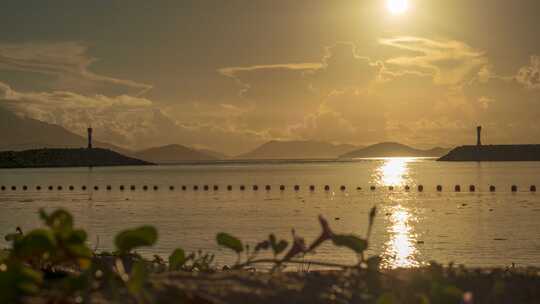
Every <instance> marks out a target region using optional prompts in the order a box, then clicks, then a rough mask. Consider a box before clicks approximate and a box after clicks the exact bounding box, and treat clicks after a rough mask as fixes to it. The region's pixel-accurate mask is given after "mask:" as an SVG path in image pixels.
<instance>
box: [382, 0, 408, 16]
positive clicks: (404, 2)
mask: <svg viewBox="0 0 540 304" xmlns="http://www.w3.org/2000/svg"><path fill="white" fill-rule="evenodd" d="M386 8H387V9H388V11H389V12H390V13H391V14H392V15H401V14H404V13H406V12H407V11H408V10H409V2H408V0H386Z"/></svg>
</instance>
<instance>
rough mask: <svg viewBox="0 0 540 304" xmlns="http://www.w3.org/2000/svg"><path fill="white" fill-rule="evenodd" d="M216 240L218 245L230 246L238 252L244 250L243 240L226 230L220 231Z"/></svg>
mask: <svg viewBox="0 0 540 304" xmlns="http://www.w3.org/2000/svg"><path fill="white" fill-rule="evenodd" d="M216 241H217V243H218V245H220V246H222V247H226V248H229V249H231V250H233V251H234V252H236V253H240V252H242V251H244V245H242V241H240V240H239V239H237V238H235V237H234V236H232V235H230V234H227V233H224V232H221V233H218V234H217V236H216Z"/></svg>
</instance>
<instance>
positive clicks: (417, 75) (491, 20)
mask: <svg viewBox="0 0 540 304" xmlns="http://www.w3.org/2000/svg"><path fill="white" fill-rule="evenodd" d="M404 1H406V0H404ZM538 12H540V1H537V0H519V1H508V0H475V1H470V0H452V1H448V0H408V10H407V11H406V12H403V13H401V14H394V13H392V12H391V10H389V9H388V3H387V0H354V1H353V0H327V1H323V0H294V1H291V0H212V1H210V0H193V1H192V0H181V1H180V0H175V1H172V0H170V1H167V0H160V1H139V0H129V1H128V0H122V1H120V0H110V1H74V0H64V1H62V0H55V1H39V0H33V1H30V0H6V1H2V4H0V20H1V21H0V24H1V26H2V28H3V30H2V31H0V106H3V107H6V108H8V109H10V111H13V112H15V113H17V114H18V115H21V116H26V117H31V118H35V119H39V120H42V121H46V122H50V123H55V124H59V125H62V126H64V127H65V128H67V129H69V130H71V131H74V132H76V133H79V134H81V135H83V134H85V130H86V128H87V127H88V125H92V127H93V128H94V134H95V138H96V139H99V140H100V141H105V142H110V143H113V144H116V145H119V146H123V147H127V148H131V149H142V148H147V147H153V146H159V145H164V144H171V143H176V144H183V145H187V146H192V147H198V148H208V149H213V150H217V151H221V152H225V153H227V154H231V155H234V154H239V153H243V152H246V151H248V150H251V149H253V148H255V147H256V146H258V145H260V144H262V143H264V142H266V141H269V140H319V141H328V142H333V143H348V144H355V145H367V144H372V143H377V142H383V141H399V142H401V143H404V144H409V145H413V146H416V147H420V148H428V147H433V146H444V147H449V146H454V145H462V144H474V143H475V136H476V135H475V128H476V126H477V125H482V126H483V127H484V142H485V143H487V144H499V143H540V119H539V118H540V106H539V105H540V39H539V38H538V37H540V24H539V23H538V20H537V15H538Z"/></svg>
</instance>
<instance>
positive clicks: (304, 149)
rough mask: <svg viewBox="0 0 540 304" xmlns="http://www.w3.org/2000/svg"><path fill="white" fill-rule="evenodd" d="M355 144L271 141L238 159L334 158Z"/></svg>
mask: <svg viewBox="0 0 540 304" xmlns="http://www.w3.org/2000/svg"><path fill="white" fill-rule="evenodd" d="M357 148H358V147H356V146H353V145H334V144H331V143H327V142H320V141H277V140H272V141H269V142H267V143H265V144H263V145H261V146H259V147H258V148H256V149H254V150H253V151H251V152H248V153H245V154H242V155H239V156H237V157H235V158H237V159H266V160H271V159H334V158H338V156H339V155H342V154H344V153H347V152H350V151H353V150H355V149H357Z"/></svg>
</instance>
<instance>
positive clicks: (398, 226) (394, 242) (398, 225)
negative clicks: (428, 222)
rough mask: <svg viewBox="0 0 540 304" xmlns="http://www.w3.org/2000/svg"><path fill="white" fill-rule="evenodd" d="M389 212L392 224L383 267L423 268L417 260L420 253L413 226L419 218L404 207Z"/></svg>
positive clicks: (393, 208) (389, 229) (389, 226)
mask: <svg viewBox="0 0 540 304" xmlns="http://www.w3.org/2000/svg"><path fill="white" fill-rule="evenodd" d="M389 211H390V212H389V214H390V216H389V220H390V223H389V225H388V228H387V231H388V235H389V236H390V239H389V240H388V241H387V242H386V243H385V246H384V247H385V249H384V254H383V263H382V264H383V267H385V268H411V267H419V266H421V265H420V263H419V262H418V261H417V259H416V255H417V253H418V250H417V248H416V243H417V235H416V234H415V233H414V231H413V228H412V226H411V224H412V223H413V222H416V221H417V218H416V217H415V216H414V215H412V214H411V212H410V210H409V209H407V208H405V207H403V206H402V205H397V206H394V207H391V208H390V210H389Z"/></svg>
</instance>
